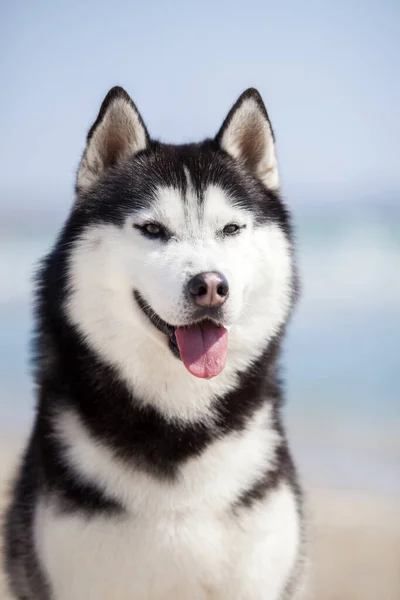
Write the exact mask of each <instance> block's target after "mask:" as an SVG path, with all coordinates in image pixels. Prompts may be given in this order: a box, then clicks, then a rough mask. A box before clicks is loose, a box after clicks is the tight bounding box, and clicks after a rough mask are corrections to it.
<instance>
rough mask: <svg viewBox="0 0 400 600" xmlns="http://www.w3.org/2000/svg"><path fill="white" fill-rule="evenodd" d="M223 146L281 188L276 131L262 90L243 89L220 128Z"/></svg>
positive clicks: (272, 185) (219, 139)
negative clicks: (274, 131) (276, 149)
mask: <svg viewBox="0 0 400 600" xmlns="http://www.w3.org/2000/svg"><path fill="white" fill-rule="evenodd" d="M216 141H217V142H218V144H219V146H220V148H221V149H222V150H225V152H227V153H228V154H230V155H231V156H232V157H233V158H235V159H237V160H239V161H240V162H241V163H243V164H244V165H246V167H247V168H248V169H249V170H250V171H251V172H252V173H253V174H254V175H256V177H258V179H260V180H261V182H262V183H263V184H264V185H265V186H266V187H268V188H270V189H272V190H278V189H279V175H278V165H277V162H276V154H275V141H274V133H273V130H272V126H271V123H270V120H269V118H268V113H267V110H266V108H265V106H264V102H263V101H262V98H261V96H260V94H259V92H258V91H257V90H255V89H253V88H250V89H248V90H246V91H245V92H243V94H242V95H241V96H240V98H239V100H238V101H237V102H236V104H235V105H234V106H233V107H232V108H231V110H230V112H229V114H228V116H227V117H226V119H225V121H224V122H223V124H222V127H221V129H220V130H219V132H218V134H217V137H216Z"/></svg>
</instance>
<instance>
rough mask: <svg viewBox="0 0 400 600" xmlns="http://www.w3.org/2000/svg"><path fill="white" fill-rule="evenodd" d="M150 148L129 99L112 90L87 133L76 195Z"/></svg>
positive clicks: (123, 93)
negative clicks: (121, 163) (113, 169)
mask: <svg viewBox="0 0 400 600" xmlns="http://www.w3.org/2000/svg"><path fill="white" fill-rule="evenodd" d="M148 145H149V134H148V133H147V129H146V127H145V124H144V123H143V120H142V117H141V116H140V114H139V112H138V110H137V108H136V106H135V105H134V103H133V102H132V100H131V98H130V96H129V95H128V94H127V93H126V92H125V90H124V89H122V88H121V87H113V88H112V89H111V90H110V91H109V92H108V94H107V96H106V97H105V98H104V100H103V104H102V105H101V108H100V112H99V114H98V117H97V119H96V121H95V122H94V124H93V125H92V127H91V129H90V131H89V133H88V136H87V140H86V148H85V151H84V153H83V156H82V160H81V163H80V165H79V169H78V175H77V181H76V189H77V192H78V193H79V192H81V191H84V190H87V189H88V188H90V187H91V186H92V185H93V184H94V183H95V182H96V181H97V180H98V179H99V178H100V177H101V175H102V174H103V173H104V171H106V170H107V169H109V168H110V167H113V166H115V165H116V164H118V163H119V162H120V161H122V160H124V159H125V158H127V157H128V156H133V155H134V154H137V153H138V152H140V151H142V150H145V149H146V148H147V147H148Z"/></svg>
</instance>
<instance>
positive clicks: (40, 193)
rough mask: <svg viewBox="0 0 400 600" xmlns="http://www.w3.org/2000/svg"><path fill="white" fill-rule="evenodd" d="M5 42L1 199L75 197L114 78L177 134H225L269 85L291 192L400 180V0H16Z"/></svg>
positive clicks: (373, 186) (0, 38) (395, 186)
mask: <svg viewBox="0 0 400 600" xmlns="http://www.w3.org/2000/svg"><path fill="white" fill-rule="evenodd" d="M0 51H1V54H0V55H1V59H0V78H1V79H0V80H1V82H2V86H1V87H2V93H1V95H0V109H1V110H0V132H1V135H0V164H1V168H0V210H3V211H4V210H7V208H10V205H11V204H12V205H13V206H14V207H15V204H16V203H17V204H18V205H23V206H30V207H35V206H39V205H48V204H49V203H53V202H57V201H60V202H62V203H63V202H66V201H68V198H69V197H71V196H72V186H73V179H74V172H75V169H76V165H77V162H78V160H79V156H80V153H81V151H82V148H83V143H84V137H85V134H86V131H87V129H88V127H89V126H90V124H91V122H92V121H93V120H94V118H95V116H96V112H97V110H98V107H99V104H100V102H101V100H102V98H103V96H104V95H105V93H106V92H107V91H108V89H109V88H110V87H111V86H112V85H114V84H120V85H123V86H124V87H125V88H126V90H127V91H128V92H129V93H130V94H131V96H132V97H133V99H134V101H135V102H136V104H137V105H138V107H139V109H140V110H141V112H142V114H143V116H144V119H145V122H146V123H147V125H148V128H149V130H150V133H151V134H152V135H154V136H155V137H159V138H161V139H164V140H167V141H171V142H181V141H188V140H192V139H199V138H201V137H203V136H208V135H213V134H214V133H215V132H216V131H217V129H218V128H219V126H220V124H221V122H222V119H223V118H224V116H225V114H226V112H227V111H228V110H229V108H230V106H231V105H232V104H233V102H234V101H235V100H236V97H237V96H238V95H239V94H240V92H241V91H242V90H243V89H245V88H246V87H248V86H250V85H251V86H255V87H257V88H258V89H259V90H260V92H261V93H262V95H263V97H264V100H265V103H266V105H267V108H268V110H269V112H270V116H271V119H272V122H273V125H274V128H275V130H276V134H277V140H278V153H279V154H278V155H279V158H280V162H281V171H282V176H283V184H284V189H285V190H286V191H287V192H288V193H298V192H297V191H298V190H305V191H306V193H308V192H310V196H321V197H324V198H329V199H332V200H335V199H341V198H346V199H347V198H352V197H360V195H361V196H362V195H364V194H370V193H373V194H380V193H381V192H384V193H386V192H389V193H392V194H393V193H396V192H397V191H398V190H399V189H400V169H399V166H400V160H399V144H400V142H399V140H400V78H399V73H400V3H399V2H394V1H392V2H389V1H383V0H381V1H375V2H371V1H368V0H364V1H354V0H349V1H346V2H345V1H343V0H337V1H336V2H332V1H327V0H325V1H321V0H319V1H317V0H315V1H312V0H304V1H300V0H299V1H296V2H291V1H290V0H286V1H285V2H276V1H275V2H273V3H272V2H267V1H265V0H264V1H254V0H248V1H247V2H233V1H230V2H226V1H224V0H222V1H216V0H214V1H209V0H205V1H203V2H201V3H191V2H188V1H187V0H186V1H181V0H176V1H174V2H165V1H161V0H147V1H146V2H143V1H141V2H136V1H132V0H130V1H124V0H113V2H104V0H97V1H96V2H94V1H92V0H89V1H86V2H82V1H76V0H70V1H68V2H53V1H48V0H41V1H37V2H31V1H27V0H22V1H21V2H14V3H6V2H5V1H3V2H1V5H0ZM57 198H59V200H57Z"/></svg>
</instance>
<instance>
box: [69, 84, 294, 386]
mask: <svg viewBox="0 0 400 600" xmlns="http://www.w3.org/2000/svg"><path fill="white" fill-rule="evenodd" d="M77 194H78V199H77V203H76V206H75V208H74V211H73V214H72V217H71V219H70V228H72V229H73V230H74V236H73V237H74V243H73V249H72V251H71V253H70V256H69V273H68V279H69V286H68V290H69V292H68V297H67V301H66V304H65V307H66V310H67V314H68V317H69V319H70V320H71V321H72V323H73V324H74V326H76V327H78V329H79V330H80V331H81V332H82V333H83V335H84V336H85V337H86V338H87V340H88V341H89V343H90V344H92V346H94V347H95V349H96V350H98V351H100V352H102V353H103V354H104V353H106V354H107V358H108V359H110V360H112V356H111V354H112V348H113V347H114V346H116V344H119V345H120V346H124V344H125V345H126V346H127V345H128V342H127V341H126V340H127V339H128V338H129V337H130V336H131V337H132V338H136V339H140V340H141V343H142V344H148V345H150V347H151V345H152V344H153V345H154V344H155V345H157V346H158V347H160V346H161V347H162V348H163V349H164V350H165V352H166V353H167V354H168V357H169V360H171V361H175V362H176V361H177V359H179V358H181V359H182V361H183V363H184V365H182V367H181V368H182V369H183V368H184V366H186V368H187V369H188V371H189V372H190V373H191V374H192V375H195V376H197V377H199V378H206V379H208V378H211V377H214V376H216V375H218V374H220V373H221V371H222V370H223V369H224V367H225V364H226V362H227V361H229V357H230V353H231V351H232V353H233V352H235V351H236V352H237V348H238V346H239V345H242V347H243V351H244V352H245V351H246V348H247V347H248V348H249V349H251V348H252V347H253V348H254V353H255V354H256V353H257V351H259V349H261V346H262V344H263V343H264V344H265V343H266V342H268V340H269V339H271V337H273V335H274V334H276V333H277V331H278V330H279V328H280V327H281V326H282V324H283V323H284V322H285V320H286V319H287V317H288V313H289V311H290V307H291V305H292V302H293V267H292V253H291V247H290V239H289V224H288V217H287V213H286V210H285V209H284V207H283V205H282V203H281V201H280V200H279V196H278V172H277V166H276V158H275V150H274V140H273V134H272V129H271V126H270V123H269V120H268V116H267V113H266V111H265V108H264V105H263V103H262V100H261V98H260V96H259V95H258V93H257V92H256V91H255V90H249V91H248V92H246V93H245V94H243V95H242V96H241V98H240V99H239V100H238V102H237V103H236V104H235V106H234V107H233V108H232V110H231V112H230V113H229V115H228V117H227V119H226V120H225V122H224V124H223V126H222V128H221V130H220V132H219V133H218V135H217V137H216V139H215V140H209V141H206V142H204V143H202V144H198V145H188V146H167V145H163V144H159V143H157V142H152V141H151V140H150V139H149V136H148V133H147V130H146V129H145V126H144V124H143V121H142V119H141V117H140V116H139V114H138V112H137V110H136V107H135V106H134V104H133V103H132V101H131V99H130V98H129V96H127V94H126V93H125V92H124V91H123V90H121V89H120V88H114V89H113V90H112V91H111V92H110V93H109V94H108V96H107V97H106V99H105V101H104V103H103V105H102V108H101V110H100V113H99V117H98V119H97V121H96V122H95V124H94V125H93V127H92V129H91V130H90V132H89V135H88V141H87V146H86V150H85V153H84V155H83V158H82V162H81V165H80V168H79V172H78V180H77ZM124 340H125V342H124ZM262 340H264V342H262ZM235 348H236V350H235ZM125 351H126V352H129V349H128V347H126V348H125ZM119 352H121V354H120V356H119V358H118V360H119V362H120V361H121V357H122V356H123V354H122V352H123V349H122V348H120V350H119ZM110 353H111V354H110ZM252 354H253V353H252V352H251V351H249V361H251V360H253V359H254V356H253V355H252ZM167 360H168V359H167ZM242 362H243V361H242ZM244 362H246V361H245V360H244Z"/></svg>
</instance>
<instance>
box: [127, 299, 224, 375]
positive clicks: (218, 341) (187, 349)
mask: <svg viewBox="0 0 400 600" xmlns="http://www.w3.org/2000/svg"><path fill="white" fill-rule="evenodd" d="M133 295H134V298H135V300H136V303H137V304H138V306H139V308H140V309H141V311H142V312H143V313H144V314H145V315H146V317H147V318H148V320H149V321H150V323H151V324H152V325H153V326H154V327H156V329H158V330H159V331H160V332H161V333H163V334H164V335H166V336H167V338H168V345H169V348H170V350H171V352H172V353H173V354H174V356H176V357H177V358H180V359H181V360H182V362H183V364H184V365H185V367H186V368H187V370H188V371H189V372H190V373H191V374H192V375H194V376H195V377H200V378H202V379H211V378H212V377H215V376H216V375H219V374H220V373H221V371H222V370H223V368H224V367H225V364H226V358H227V351H228V331H227V329H226V328H225V327H223V326H222V325H220V324H218V323H216V322H215V321H213V320H212V319H210V318H208V319H202V320H199V321H196V322H194V323H192V324H190V325H182V326H174V325H170V324H169V323H167V322H166V321H164V320H163V319H162V318H161V317H160V316H159V315H158V314H157V313H156V312H155V311H154V310H153V309H152V308H151V306H150V305H149V304H148V302H146V300H145V299H144V298H143V296H142V295H141V294H140V293H139V292H138V291H137V290H135V291H134V293H133Z"/></svg>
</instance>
